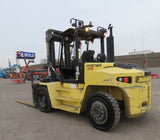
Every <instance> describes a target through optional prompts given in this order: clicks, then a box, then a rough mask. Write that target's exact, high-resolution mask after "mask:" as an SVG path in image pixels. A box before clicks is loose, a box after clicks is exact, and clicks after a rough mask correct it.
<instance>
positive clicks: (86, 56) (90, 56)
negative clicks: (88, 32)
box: [81, 50, 95, 63]
mask: <svg viewBox="0 0 160 140" xmlns="http://www.w3.org/2000/svg"><path fill="white" fill-rule="evenodd" d="M94 53H95V51H94V50H88V51H84V52H83V54H82V56H81V59H82V62H83V63H85V62H94Z"/></svg>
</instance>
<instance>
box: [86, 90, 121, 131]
mask: <svg viewBox="0 0 160 140" xmlns="http://www.w3.org/2000/svg"><path fill="white" fill-rule="evenodd" d="M96 102H99V103H101V104H102V105H104V108H106V110H107V111H104V110H103V111H102V112H105V113H106V112H107V115H103V117H104V116H107V117H106V118H105V117H104V118H102V119H103V121H102V120H101V122H100V123H101V124H100V123H99V122H98V123H97V122H96V121H95V119H94V118H93V117H94V116H93V115H91V111H92V110H93V108H92V107H93V104H94V103H96ZM95 105H97V104H95ZM86 109H87V110H86V111H87V116H88V119H89V121H90V123H91V124H92V126H93V127H95V128H96V129H98V130H101V131H107V130H109V129H113V128H114V127H115V126H117V125H118V123H119V121H120V108H119V104H118V102H117V101H116V100H115V99H114V97H113V96H112V95H110V94H109V93H105V92H97V93H94V94H93V95H92V96H91V97H90V98H89V100H88V102H87V108H86ZM102 109H103V106H102ZM101 114H102V113H101ZM92 116H93V117H92ZM98 117H99V116H98ZM96 119H97V118H96Z"/></svg>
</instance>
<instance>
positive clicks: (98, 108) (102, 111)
mask: <svg viewBox="0 0 160 140" xmlns="http://www.w3.org/2000/svg"><path fill="white" fill-rule="evenodd" d="M90 116H91V117H92V119H93V120H94V122H95V123H97V124H104V123H105V122H106V121H107V119H108V109H107V107H106V105H105V104H104V103H103V102H101V101H99V100H96V101H94V102H93V103H92V104H91V107H90Z"/></svg>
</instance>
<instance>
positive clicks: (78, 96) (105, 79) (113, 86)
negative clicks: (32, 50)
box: [39, 63, 151, 118]
mask: <svg viewBox="0 0 160 140" xmlns="http://www.w3.org/2000/svg"><path fill="white" fill-rule="evenodd" d="M113 65H114V63H85V66H84V83H85V84H74V83H63V84H62V83H61V82H49V83H39V84H40V85H44V86H47V89H48V92H49V97H50V100H51V105H52V107H53V108H57V109H61V110H65V111H69V112H73V113H78V114H79V113H80V112H82V111H83V110H84V108H85V105H86V104H85V103H86V101H87V99H88V97H89V96H90V95H91V94H93V93H95V92H108V93H110V94H111V95H112V96H113V97H114V98H115V99H116V100H118V101H124V110H125V114H126V117H127V118H133V117H138V116H141V115H142V114H144V113H146V112H147V111H148V110H149V109H150V108H151V84H150V77H145V76H144V72H143V71H142V70H138V69H124V68H120V67H114V66H113ZM117 77H132V83H123V82H119V81H117Z"/></svg>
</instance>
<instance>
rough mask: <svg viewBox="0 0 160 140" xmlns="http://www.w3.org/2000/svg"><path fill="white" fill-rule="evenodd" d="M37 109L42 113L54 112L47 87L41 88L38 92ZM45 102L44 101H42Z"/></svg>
mask: <svg viewBox="0 0 160 140" xmlns="http://www.w3.org/2000/svg"><path fill="white" fill-rule="evenodd" d="M36 100H37V107H38V109H39V110H40V111H42V112H45V113H47V112H51V111H52V110H53V108H52V106H51V102H50V98H49V94H48V90H47V88H46V87H39V88H38V92H37V99H36ZM42 100H43V101H42Z"/></svg>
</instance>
